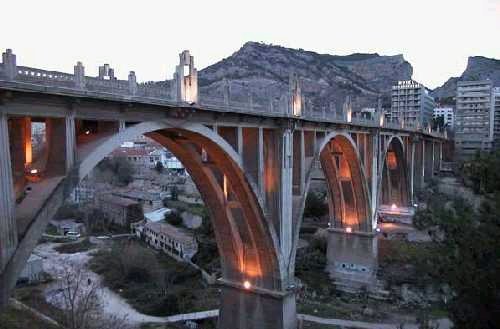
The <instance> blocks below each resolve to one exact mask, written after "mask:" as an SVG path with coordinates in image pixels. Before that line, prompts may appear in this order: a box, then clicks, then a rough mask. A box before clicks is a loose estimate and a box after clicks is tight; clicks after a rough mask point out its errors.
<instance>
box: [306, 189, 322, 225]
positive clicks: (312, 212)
mask: <svg viewBox="0 0 500 329" xmlns="http://www.w3.org/2000/svg"><path fill="white" fill-rule="evenodd" d="M327 213H328V206H327V204H326V203H325V194H324V193H318V192H309V193H308V194H307V197H306V204H305V208H304V217H312V218H315V219H319V218H321V217H323V216H325V215H326V214H327Z"/></svg>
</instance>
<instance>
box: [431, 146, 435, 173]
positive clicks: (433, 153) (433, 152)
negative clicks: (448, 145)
mask: <svg viewBox="0 0 500 329" xmlns="http://www.w3.org/2000/svg"><path fill="white" fill-rule="evenodd" d="M431 143H432V166H431V168H432V169H431V177H434V161H435V159H434V155H435V149H434V141H432V142H431Z"/></svg>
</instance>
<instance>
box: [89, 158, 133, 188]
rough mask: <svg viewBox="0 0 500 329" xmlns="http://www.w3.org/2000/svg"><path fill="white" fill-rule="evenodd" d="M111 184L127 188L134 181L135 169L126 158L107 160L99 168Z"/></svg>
mask: <svg viewBox="0 0 500 329" xmlns="http://www.w3.org/2000/svg"><path fill="white" fill-rule="evenodd" d="M97 168H98V169H99V171H101V175H102V176H103V177H102V178H103V179H105V180H107V181H108V182H109V183H111V184H114V185H119V186H126V185H128V184H129V183H131V182H132V181H133V174H134V173H135V170H134V167H132V165H131V164H130V163H129V162H128V161H127V159H126V158H124V157H113V158H105V159H104V160H102V161H101V162H100V163H99V165H98V166H97Z"/></svg>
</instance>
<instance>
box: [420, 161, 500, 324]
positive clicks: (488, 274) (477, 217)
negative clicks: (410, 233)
mask: <svg viewBox="0 0 500 329" xmlns="http://www.w3.org/2000/svg"><path fill="white" fill-rule="evenodd" d="M499 164H500V154H498V153H497V154H493V155H482V154H480V155H478V157H476V159H475V160H474V161H472V162H469V163H465V164H464V166H463V174H464V176H465V177H467V178H468V179H470V180H471V181H472V182H473V183H474V188H475V190H476V191H477V192H479V193H489V195H488V198H486V199H485V201H484V202H483V204H482V205H481V207H480V209H479V211H477V212H474V211H473V210H472V208H471V207H470V206H469V205H468V204H467V202H466V201H465V200H459V199H457V200H454V201H452V202H450V203H449V204H447V205H445V206H443V203H441V204H439V202H429V206H428V209H427V210H423V211H421V212H419V213H418V214H417V217H416V225H418V226H419V227H420V228H422V229H428V230H429V231H430V233H432V236H433V239H434V242H435V245H436V248H435V250H434V251H433V252H432V254H430V255H428V257H427V266H425V267H423V270H424V271H425V272H426V273H427V275H428V276H430V277H431V278H432V279H434V280H436V281H437V282H443V283H446V284H448V285H449V286H450V287H451V289H452V291H453V294H454V297H453V298H452V299H451V301H450V303H449V305H448V310H449V312H450V314H451V317H452V321H453V322H454V324H455V328H457V329H461V328H467V329H476V328H477V329H489V328H497V325H498V323H500V313H499V312H498V311H495V310H499V309H500V282H499V280H498V278H499V277H500V253H499V252H498V251H499V250H500V217H499V214H500V176H499V175H498V174H497V172H496V171H497V170H498V168H499V167H498V165H499ZM434 197H435V194H433V195H432V196H431V198H434Z"/></svg>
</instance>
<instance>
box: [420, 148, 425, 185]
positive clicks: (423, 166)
mask: <svg viewBox="0 0 500 329" xmlns="http://www.w3.org/2000/svg"><path fill="white" fill-rule="evenodd" d="M420 179H421V182H420V188H424V186H425V139H422V175H421V176H420Z"/></svg>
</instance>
